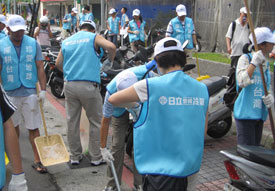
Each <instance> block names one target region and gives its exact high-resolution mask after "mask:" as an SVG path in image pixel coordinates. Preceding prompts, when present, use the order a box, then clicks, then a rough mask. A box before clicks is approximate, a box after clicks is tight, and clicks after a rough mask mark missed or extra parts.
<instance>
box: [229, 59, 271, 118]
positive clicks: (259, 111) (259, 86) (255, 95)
mask: <svg viewBox="0 0 275 191" xmlns="http://www.w3.org/2000/svg"><path fill="white" fill-rule="evenodd" d="M264 77H265V81H266V86H267V88H268V89H269V87H270V81H271V79H270V71H269V63H267V69H266V70H265V71H264ZM252 79H253V81H254V83H253V84H250V85H248V86H247V87H245V88H242V90H241V92H240V94H239V96H238V98H237V99H236V101H235V104H234V117H235V118H236V119H239V120H242V119H244V120H247V119H248V120H249V119H251V120H264V121H265V120H266V118H267V114H268V110H267V108H266V106H265V104H264V102H263V100H262V96H263V95H264V88H263V83H262V79H261V73H260V69H259V67H257V68H256V69H255V70H254V73H253V75H252ZM236 84H237V90H238V88H239V87H238V83H237V79H236Z"/></svg>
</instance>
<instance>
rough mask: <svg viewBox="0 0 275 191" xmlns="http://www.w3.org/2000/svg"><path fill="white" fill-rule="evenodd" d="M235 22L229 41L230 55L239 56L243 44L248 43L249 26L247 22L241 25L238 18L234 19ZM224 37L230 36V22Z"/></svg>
mask: <svg viewBox="0 0 275 191" xmlns="http://www.w3.org/2000/svg"><path fill="white" fill-rule="evenodd" d="M235 22H236V27H235V32H234V36H233V39H232V41H231V49H232V52H231V56H241V55H242V54H243V46H244V45H245V44H246V43H249V28H248V26H247V24H245V25H244V26H242V25H241V23H240V21H239V19H236V20H235ZM225 37H227V38H230V39H231V38H232V23H231V24H230V25H229V27H228V30H227V33H226V35H225Z"/></svg>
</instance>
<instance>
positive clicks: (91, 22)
mask: <svg viewBox="0 0 275 191" xmlns="http://www.w3.org/2000/svg"><path fill="white" fill-rule="evenodd" d="M86 24H88V25H91V26H93V27H94V29H96V25H95V23H94V21H91V20H85V21H84V22H83V23H82V24H81V26H83V25H86ZM81 26H80V27H81Z"/></svg>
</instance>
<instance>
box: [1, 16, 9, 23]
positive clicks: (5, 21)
mask: <svg viewBox="0 0 275 191" xmlns="http://www.w3.org/2000/svg"><path fill="white" fill-rule="evenodd" d="M0 23H3V24H5V25H6V24H7V20H6V17H5V16H4V15H0Z"/></svg>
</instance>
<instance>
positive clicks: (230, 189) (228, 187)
mask: <svg viewBox="0 0 275 191" xmlns="http://www.w3.org/2000/svg"><path fill="white" fill-rule="evenodd" d="M223 190H224V191H241V190H240V189H238V188H236V187H234V186H232V185H231V184H229V183H225V184H224V187H223Z"/></svg>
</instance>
